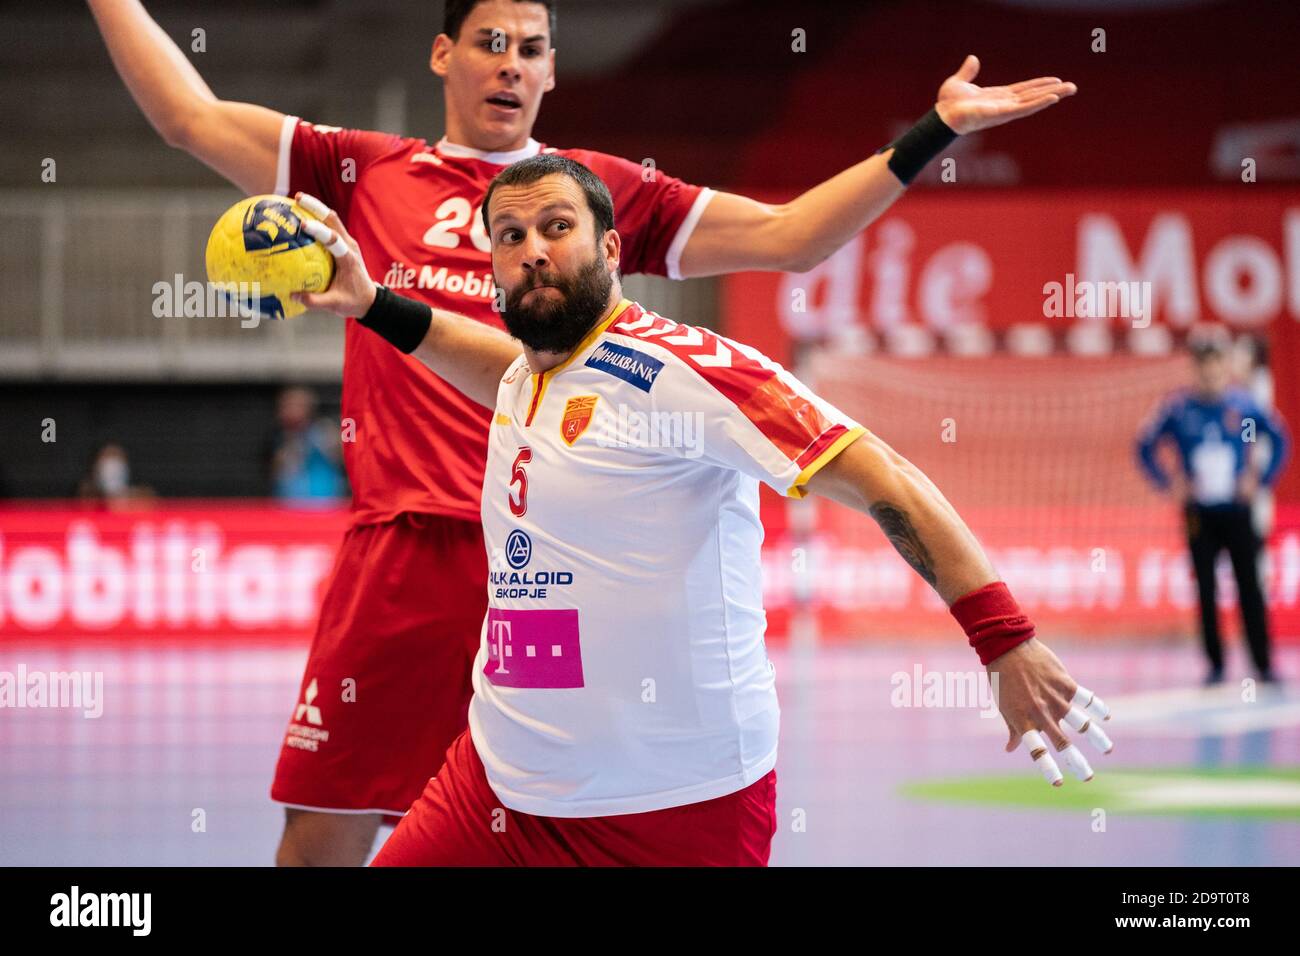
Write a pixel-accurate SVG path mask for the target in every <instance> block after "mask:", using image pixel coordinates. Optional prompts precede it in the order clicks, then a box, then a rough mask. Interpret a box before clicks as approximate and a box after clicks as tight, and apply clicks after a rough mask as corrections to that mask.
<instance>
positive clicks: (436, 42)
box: [429, 33, 456, 77]
mask: <svg viewBox="0 0 1300 956" xmlns="http://www.w3.org/2000/svg"><path fill="white" fill-rule="evenodd" d="M455 45H456V41H455V40H453V39H452V38H451V37H449V36H447V34H445V33H439V34H438V35H437V36H436V37H434V38H433V49H432V50H431V51H430V53H429V69H430V70H431V71H432V72H433V73H434V74H435V75H436V76H442V77H445V76H446V75H447V59H448V57H450V56H451V48H452V47H453V46H455Z"/></svg>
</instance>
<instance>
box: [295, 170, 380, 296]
mask: <svg viewBox="0 0 1300 956" xmlns="http://www.w3.org/2000/svg"><path fill="white" fill-rule="evenodd" d="M294 198H295V199H297V200H298V204H299V205H300V206H302V208H304V209H306V210H307V211H308V212H309V213H311V214H312V215H313V216H315V217H316V219H304V220H303V227H302V228H303V231H304V232H305V233H307V235H309V236H311V237H312V238H313V239H315V240H316V241H317V242H319V243H320V244H321V245H322V246H324V247H325V248H326V249H328V250H329V252H330V255H332V256H333V257H334V279H333V281H331V282H330V285H329V288H328V289H326V290H325V291H324V292H295V293H294V294H293V297H294V298H295V299H297V300H298V301H299V302H301V303H302V304H303V305H305V306H307V307H308V308H312V309H325V310H326V311H328V312H334V313H336V314H338V315H343V316H348V315H365V314H366V312H368V311H369V310H370V306H371V305H372V304H373V303H374V301H375V290H376V286H375V282H374V280H373V279H371V278H370V273H368V272H367V271H366V264H365V262H364V261H363V260H362V258H361V248H360V247H359V246H358V245H357V243H356V240H355V239H353V238H352V237H351V236H350V235H348V231H347V230H346V229H345V228H343V221H342V220H341V219H339V215H338V213H336V212H335V211H334V210H333V209H330V208H329V207H328V206H326V205H325V204H324V203H323V202H321V201H320V200H319V199H317V198H316V197H315V196H311V195H308V194H307V193H298V194H297V195H296V196H295V197H294ZM317 219H318V220H320V221H319V222H317V221H316V220H317Z"/></svg>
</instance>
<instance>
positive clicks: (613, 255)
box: [600, 229, 623, 272]
mask: <svg viewBox="0 0 1300 956" xmlns="http://www.w3.org/2000/svg"><path fill="white" fill-rule="evenodd" d="M600 251H601V253H602V254H603V255H604V256H605V264H606V265H608V266H609V269H610V271H611V272H613V271H615V270H617V269H618V264H619V260H620V259H622V257H623V237H622V236H620V235H619V234H618V230H616V229H606V230H605V235H604V236H603V237H602V238H601V241H600Z"/></svg>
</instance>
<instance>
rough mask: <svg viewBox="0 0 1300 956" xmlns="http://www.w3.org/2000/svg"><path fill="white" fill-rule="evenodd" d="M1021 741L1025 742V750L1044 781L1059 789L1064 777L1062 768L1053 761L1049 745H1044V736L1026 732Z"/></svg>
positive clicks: (1033, 731)
mask: <svg viewBox="0 0 1300 956" xmlns="http://www.w3.org/2000/svg"><path fill="white" fill-rule="evenodd" d="M1020 739H1021V741H1023V742H1024V745H1025V749H1026V750H1028V751H1029V756H1030V758H1031V759H1032V760H1033V761H1034V763H1035V764H1036V765H1037V766H1038V770H1039V772H1040V773H1041V774H1042V775H1043V779H1044V780H1046V781H1047V782H1048V783H1050V784H1051V785H1052V786H1053V787H1059V786H1060V785H1061V781H1062V780H1063V779H1064V777H1063V776H1062V774H1061V768H1060V767H1058V766H1057V765H1056V761H1055V760H1053V759H1052V755H1051V753H1050V752H1049V751H1048V749H1047V745H1046V744H1045V743H1043V735H1042V734H1040V733H1039V732H1038V731H1036V730H1026V731H1025V732H1024V733H1023V734H1022V735H1021V737H1020Z"/></svg>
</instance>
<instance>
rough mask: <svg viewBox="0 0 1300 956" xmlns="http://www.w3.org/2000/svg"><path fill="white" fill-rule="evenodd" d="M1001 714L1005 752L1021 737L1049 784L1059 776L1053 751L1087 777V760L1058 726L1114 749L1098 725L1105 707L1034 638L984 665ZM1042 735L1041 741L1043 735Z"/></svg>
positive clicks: (1101, 748) (1107, 712)
mask: <svg viewBox="0 0 1300 956" xmlns="http://www.w3.org/2000/svg"><path fill="white" fill-rule="evenodd" d="M988 670H989V678H990V681H991V682H992V684H993V688H994V694H995V696H996V698H997V702H998V710H999V711H1001V712H1002V719H1003V720H1005V721H1006V722H1007V729H1008V731H1009V732H1010V736H1009V737H1008V739H1007V745H1006V749H1007V751H1008V752H1010V751H1013V750H1015V749H1016V748H1017V747H1019V746H1020V744H1021V743H1022V742H1023V743H1024V745H1025V749H1026V750H1027V751H1029V756H1030V758H1031V759H1032V760H1033V761H1034V763H1035V764H1036V765H1037V766H1038V769H1039V770H1040V771H1041V772H1042V774H1043V776H1044V777H1045V778H1047V781H1048V782H1049V783H1050V784H1052V786H1054V787H1059V786H1060V785H1061V781H1062V779H1063V777H1062V774H1061V771H1060V769H1059V767H1058V766H1057V764H1056V761H1055V759H1053V757H1052V751H1055V752H1056V754H1057V755H1058V756H1059V757H1060V758H1061V762H1062V763H1064V764H1065V765H1066V767H1067V768H1069V770H1070V771H1071V772H1072V773H1073V774H1074V775H1075V776H1076V777H1078V778H1079V779H1080V780H1091V779H1092V768H1091V767H1090V766H1089V765H1088V761H1087V760H1086V759H1085V758H1084V756H1083V754H1082V753H1081V752H1080V751H1079V748H1078V747H1076V746H1075V745H1074V744H1073V743H1072V742H1071V741H1070V739H1069V738H1068V737H1067V736H1066V734H1065V730H1064V729H1063V728H1062V726H1061V722H1062V721H1064V722H1065V723H1066V725H1068V726H1069V727H1070V729H1072V730H1074V731H1076V732H1077V733H1081V734H1083V735H1084V736H1086V737H1087V738H1088V740H1089V742H1091V743H1092V745H1093V746H1094V747H1096V748H1097V749H1098V750H1099V751H1101V752H1102V753H1103V754H1108V753H1110V752H1111V750H1113V749H1114V745H1113V744H1112V743H1111V742H1110V738H1109V737H1107V736H1106V734H1105V732H1104V731H1103V730H1102V729H1101V728H1100V727H1099V726H1098V723H1099V722H1100V721H1103V720H1109V719H1110V710H1109V709H1108V708H1107V707H1106V705H1105V703H1103V702H1102V700H1101V698H1100V697H1097V696H1096V695H1095V694H1093V693H1092V692H1091V691H1090V690H1088V689H1087V688H1085V687H1080V686H1079V684H1078V683H1076V682H1075V681H1074V679H1073V678H1072V677H1070V675H1069V673H1068V672H1067V671H1066V669H1065V665H1063V664H1062V663H1061V661H1060V659H1059V658H1058V657H1057V656H1056V655H1055V654H1053V653H1052V652H1051V650H1050V649H1049V648H1048V647H1047V646H1046V645H1045V644H1043V643H1042V642H1041V641H1039V640H1038V639H1037V638H1030V639H1029V640H1027V641H1025V642H1024V643H1023V644H1019V645H1017V646H1016V647H1014V648H1012V649H1011V650H1009V651H1007V652H1006V653H1005V654H1003V655H1002V656H1001V657H998V658H996V659H995V660H993V661H992V662H991V663H990V664H989V665H988ZM1044 738H1046V740H1044Z"/></svg>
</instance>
